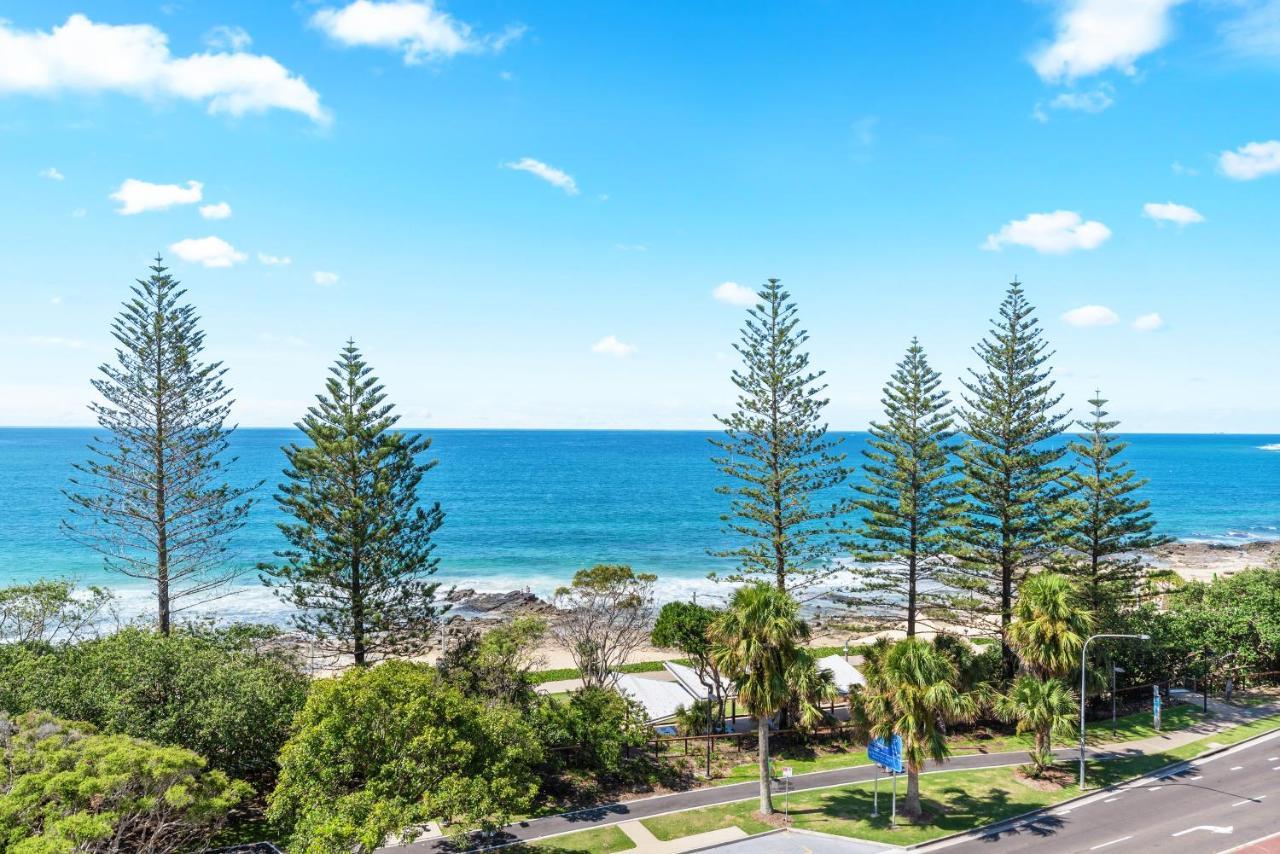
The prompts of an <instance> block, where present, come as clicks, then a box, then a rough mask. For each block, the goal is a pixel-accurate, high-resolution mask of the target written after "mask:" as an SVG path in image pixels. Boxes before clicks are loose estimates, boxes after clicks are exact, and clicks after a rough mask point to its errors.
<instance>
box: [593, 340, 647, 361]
mask: <svg viewBox="0 0 1280 854" xmlns="http://www.w3.org/2000/svg"><path fill="white" fill-rule="evenodd" d="M635 351H636V348H635V347H632V346H631V345H630V344H624V343H622V342H621V341H619V340H618V339H617V338H616V337H615V336H613V335H606V336H605V337H603V338H601V339H600V340H599V341H597V342H596V343H594V344H592V345H591V352H593V353H600V354H602V355H605V356H613V357H614V358H617V359H625V358H626V357H627V356H630V355H631V354H632V353H634V352H635Z"/></svg>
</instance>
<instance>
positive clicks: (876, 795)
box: [871, 765, 880, 818]
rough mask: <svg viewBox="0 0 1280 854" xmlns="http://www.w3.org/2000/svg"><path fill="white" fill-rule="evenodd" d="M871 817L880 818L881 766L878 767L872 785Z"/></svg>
mask: <svg viewBox="0 0 1280 854" xmlns="http://www.w3.org/2000/svg"><path fill="white" fill-rule="evenodd" d="M871 817H872V818H879V817H880V766H879V765H877V766H876V777H875V782H874V783H872V784H871Z"/></svg>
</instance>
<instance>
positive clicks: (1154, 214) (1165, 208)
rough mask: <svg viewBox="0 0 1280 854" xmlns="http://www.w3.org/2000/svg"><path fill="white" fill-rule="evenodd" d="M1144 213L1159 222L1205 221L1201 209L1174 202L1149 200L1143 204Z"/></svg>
mask: <svg viewBox="0 0 1280 854" xmlns="http://www.w3.org/2000/svg"><path fill="white" fill-rule="evenodd" d="M1142 215H1143V216H1146V217H1150V218H1151V219H1154V220H1156V221H1158V222H1176V223H1177V224H1178V225H1190V224H1191V223H1193V222H1204V216H1203V214H1201V213H1200V211H1198V210H1196V209H1195V208H1190V207H1187V206H1186V205H1179V204H1174V203H1173V202H1147V203H1146V204H1145V205H1143V206H1142Z"/></svg>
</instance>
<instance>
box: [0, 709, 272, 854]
mask: <svg viewBox="0 0 1280 854" xmlns="http://www.w3.org/2000/svg"><path fill="white" fill-rule="evenodd" d="M249 794H250V789H249V786H248V784H246V783H243V782H241V781H238V780H236V781H233V780H230V779H229V778H228V777H227V775H226V774H224V773H223V772H221V771H206V770H205V761H204V760H203V759H202V758H200V757H199V756H197V755H196V754H195V753H192V752H191V751H189V750H183V749H182V748H176V747H160V746H158V745H155V744H152V743H150V742H148V741H143V740H141V739H135V738H130V737H128V736H124V735H98V734H96V733H95V732H94V730H93V729H92V728H91V727H88V726H85V725H83V724H69V723H66V722H64V721H59V720H57V719H55V718H54V717H52V716H50V715H48V714H45V713H29V714H26V715H23V716H21V717H19V718H17V719H11V718H8V717H6V716H3V715H0V849H3V850H4V851H6V852H9V854H63V852H65V853H66V854H71V852H84V854H97V852H104V854H105V852H118V851H138V852H156V854H159V852H170V851H178V850H182V849H184V848H187V847H189V846H191V845H192V844H194V843H199V842H200V841H202V840H206V839H208V838H209V837H210V836H212V835H213V834H214V833H216V831H217V829H218V827H219V826H221V824H222V823H223V822H224V821H225V819H226V816H227V812H228V811H229V810H230V809H231V808H232V807H234V806H236V805H237V804H238V803H240V802H241V801H243V800H244V799H245V798H247V797H248V796H249Z"/></svg>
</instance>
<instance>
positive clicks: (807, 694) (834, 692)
mask: <svg viewBox="0 0 1280 854" xmlns="http://www.w3.org/2000/svg"><path fill="white" fill-rule="evenodd" d="M787 685H789V686H790V688H791V700H792V703H793V706H792V711H794V712H795V722H796V726H797V727H798V728H800V729H802V730H812V729H814V728H815V727H817V726H818V725H819V724H820V723H822V721H823V719H824V718H825V717H826V713H825V712H823V710H822V706H823V704H824V703H830V702H832V701H834V700H835V699H836V698H837V697H839V696H840V689H839V688H838V687H836V677H835V674H834V673H832V672H831V671H830V669H828V668H826V667H819V666H818V659H817V656H815V655H814V654H813V653H811V652H809V650H807V649H797V650H796V658H795V661H793V662H792V663H791V667H789V668H788V669H787Z"/></svg>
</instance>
